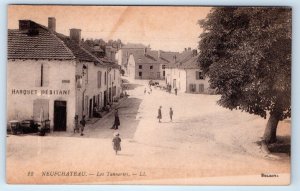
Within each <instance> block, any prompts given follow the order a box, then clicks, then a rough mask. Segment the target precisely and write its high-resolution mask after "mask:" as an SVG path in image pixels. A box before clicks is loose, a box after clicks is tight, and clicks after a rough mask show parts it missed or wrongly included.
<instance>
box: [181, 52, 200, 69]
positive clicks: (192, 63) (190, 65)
mask: <svg viewBox="0 0 300 191" xmlns="http://www.w3.org/2000/svg"><path fill="white" fill-rule="evenodd" d="M197 61H198V56H197V55H196V56H193V57H191V58H190V59H188V60H186V61H185V62H182V63H179V65H178V68H182V69H199V68H200V67H199V65H198V62H197Z"/></svg>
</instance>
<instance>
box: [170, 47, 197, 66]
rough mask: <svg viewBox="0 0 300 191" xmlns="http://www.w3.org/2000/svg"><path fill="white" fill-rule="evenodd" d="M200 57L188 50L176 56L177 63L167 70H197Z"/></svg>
mask: <svg viewBox="0 0 300 191" xmlns="http://www.w3.org/2000/svg"><path fill="white" fill-rule="evenodd" d="M197 60H198V55H193V51H191V50H187V51H184V52H182V53H180V54H178V55H176V61H172V62H171V63H169V64H168V65H167V66H166V67H167V68H176V67H177V68H182V69H197V68H199V65H198V62H197Z"/></svg>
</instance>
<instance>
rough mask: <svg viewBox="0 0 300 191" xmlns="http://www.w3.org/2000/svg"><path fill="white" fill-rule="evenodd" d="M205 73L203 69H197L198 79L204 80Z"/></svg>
mask: <svg viewBox="0 0 300 191" xmlns="http://www.w3.org/2000/svg"><path fill="white" fill-rule="evenodd" d="M203 79H204V75H203V72H202V71H196V80H203Z"/></svg>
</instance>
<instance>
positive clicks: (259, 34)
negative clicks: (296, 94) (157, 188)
mask: <svg viewBox="0 0 300 191" xmlns="http://www.w3.org/2000/svg"><path fill="white" fill-rule="evenodd" d="M7 9H8V29H7V35H8V36H7V39H8V43H7V44H8V47H7V138H6V143H7V146H6V148H7V149H6V150H7V151H6V179H7V183H9V184H154V185H288V184H290V179H291V157H290V156H291V155H290V150H291V149H290V148H291V141H290V137H291V42H292V37H291V36H292V35H291V34H292V24H291V23H292V16H291V15H292V9H291V8H290V7H201V6H78V5H77V6H72V5H63V6H62V5H9V6H8V7H7Z"/></svg>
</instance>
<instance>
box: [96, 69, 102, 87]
mask: <svg viewBox="0 0 300 191" xmlns="http://www.w3.org/2000/svg"><path fill="white" fill-rule="evenodd" d="M101 79H102V72H101V71H98V73H97V82H98V88H101Z"/></svg>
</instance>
